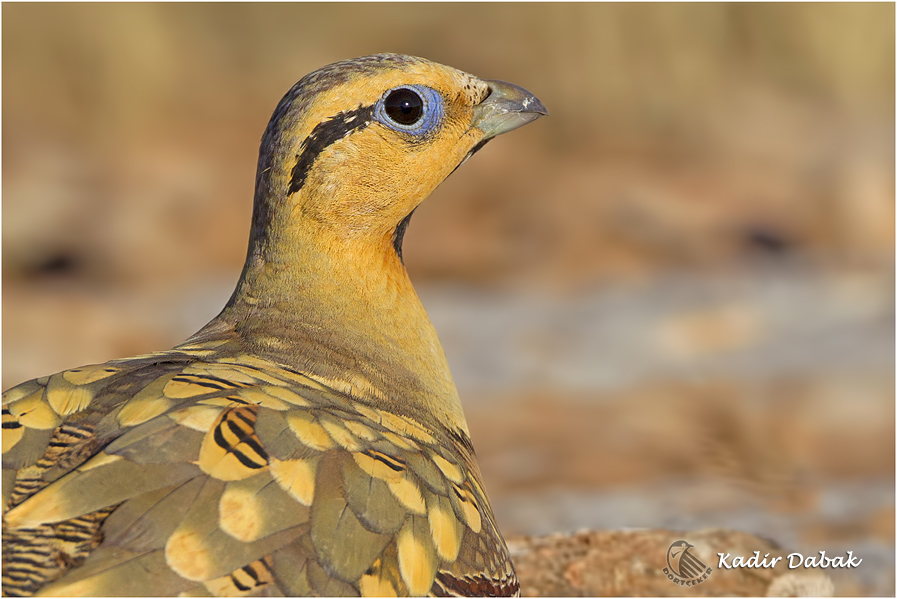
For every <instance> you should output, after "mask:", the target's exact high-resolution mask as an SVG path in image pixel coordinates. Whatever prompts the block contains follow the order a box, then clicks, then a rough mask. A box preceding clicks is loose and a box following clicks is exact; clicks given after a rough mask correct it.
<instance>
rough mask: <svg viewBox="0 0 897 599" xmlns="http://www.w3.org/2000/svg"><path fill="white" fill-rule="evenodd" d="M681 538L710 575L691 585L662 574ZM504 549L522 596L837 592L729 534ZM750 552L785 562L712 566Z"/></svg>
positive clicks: (629, 534)
mask: <svg viewBox="0 0 897 599" xmlns="http://www.w3.org/2000/svg"><path fill="white" fill-rule="evenodd" d="M680 539H684V540H686V541H687V542H688V543H690V544H692V545H694V550H693V551H694V553H696V556H697V557H698V559H700V560H701V561H702V562H703V563H704V564H705V565H707V566H709V567H711V568H712V569H713V571H712V573H711V574H710V576H709V577H708V578H707V579H706V580H705V581H703V582H701V583H699V584H697V585H695V586H691V587H684V586H679V585H677V584H674V583H672V582H671V581H670V580H668V579H667V576H666V575H665V574H664V573H663V571H662V570H663V568H665V567H667V560H666V555H667V549H668V548H669V547H670V545H671V544H673V543H674V542H676V541H678V540H680ZM508 547H509V548H510V550H511V555H512V557H513V559H514V564H515V565H516V567H517V576H518V578H519V579H520V590H521V595H522V596H524V597H552V596H553V597H588V596H597V597H612V596H627V597H642V596H649V597H650V596H655V597H696V596H697V597H719V596H747V597H750V596H754V597H758V596H759V597H762V596H769V597H831V596H832V595H833V594H834V591H835V587H834V585H833V583H832V581H831V579H830V578H829V577H828V576H827V575H826V574H824V573H822V572H821V571H820V570H818V569H817V570H804V569H802V568H801V569H795V570H789V569H788V560H787V557H786V556H787V555H788V553H789V552H788V551H786V550H783V549H781V548H780V547H778V546H776V545H775V544H773V543H772V542H770V541H768V540H766V539H762V538H759V537H755V536H753V535H749V534H746V533H743V532H738V531H732V530H722V529H715V530H702V531H696V532H677V531H671V530H662V529H658V530H632V531H585V532H579V533H576V534H571V535H550V536H547V537H515V538H511V539H508ZM755 551H759V555H760V558H761V559H763V558H766V559H767V560H772V559H773V558H776V557H782V558H784V559H783V560H782V561H780V562H778V564H777V565H776V567H774V568H751V569H748V568H732V569H730V570H726V569H720V568H719V567H718V565H719V558H718V557H717V554H718V553H724V554H730V555H731V556H733V557H734V556H743V557H745V558H748V557H751V556H752V555H753V552H755ZM767 555H768V557H766V556H767ZM729 563H731V561H730V562H729Z"/></svg>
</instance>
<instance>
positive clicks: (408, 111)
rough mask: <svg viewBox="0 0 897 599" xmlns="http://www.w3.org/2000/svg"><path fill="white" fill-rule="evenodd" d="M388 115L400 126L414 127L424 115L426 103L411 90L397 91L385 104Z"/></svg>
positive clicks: (387, 97)
mask: <svg viewBox="0 0 897 599" xmlns="http://www.w3.org/2000/svg"><path fill="white" fill-rule="evenodd" d="M383 105H384V108H385V109H386V115H387V116H388V117H389V118H391V119H392V120H393V121H395V122H396V123H398V124H400V125H413V124H414V123H416V122H418V121H419V120H420V117H421V115H422V114H423V113H424V102H423V100H421V99H420V96H418V95H417V94H416V93H414V92H413V91H411V90H410V89H405V88H402V89H397V90H395V91H393V92H392V93H390V94H389V95H388V96H386V100H385V101H384V103H383Z"/></svg>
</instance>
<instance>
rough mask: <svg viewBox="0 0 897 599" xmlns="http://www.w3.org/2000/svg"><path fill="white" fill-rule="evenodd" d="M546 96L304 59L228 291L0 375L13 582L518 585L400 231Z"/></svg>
mask: <svg viewBox="0 0 897 599" xmlns="http://www.w3.org/2000/svg"><path fill="white" fill-rule="evenodd" d="M544 114H547V113H546V110H545V108H544V107H543V106H542V104H541V103H540V102H539V101H538V100H537V99H536V98H535V97H534V96H533V95H532V94H530V93H529V92H527V91H526V90H524V89H522V88H520V87H517V86H515V85H512V84H510V83H504V82H500V81H485V80H480V79H477V78H476V77H473V76H471V75H468V74H466V73H463V72H461V71H458V70H456V69H453V68H450V67H446V66H442V65H439V64H435V63H432V62H430V61H427V60H424V59H421V58H414V57H410V56H402V55H396V54H380V55H375V56H367V57H363V58H357V59H354V60H347V61H344V62H338V63H335V64H332V65H329V66H326V67H323V68H322V69H319V70H317V71H315V72H313V73H311V74H309V75H306V76H305V77H303V78H302V80H300V81H299V82H298V83H297V84H296V85H295V86H294V87H293V88H292V89H291V90H290V91H289V92H287V94H286V96H284V98H283V99H282V100H281V101H280V103H279V104H278V106H277V108H276V109H275V111H274V115H273V116H272V118H271V121H270V123H269V124H268V127H267V129H266V130H265V134H264V137H263V139H262V145H261V150H260V153H259V163H258V174H257V176H256V191H255V206H254V212H253V217H252V230H251V234H250V241H249V251H248V254H247V258H246V264H245V266H244V268H243V272H242V274H241V275H240V280H239V282H238V283H237V286H236V290H235V291H234V293H233V295H232V296H231V298H230V300H229V301H228V303H227V305H226V306H225V307H224V309H223V310H222V312H221V313H220V314H219V315H218V316H217V317H216V318H215V319H213V320H212V321H211V322H210V323H209V324H208V325H206V326H205V327H203V328H202V329H201V330H200V331H199V332H197V333H196V334H195V335H193V336H192V337H190V338H189V339H188V340H187V341H185V342H184V343H182V344H180V345H178V346H176V347H174V348H173V349H170V350H167V351H161V352H156V353H152V354H147V355H142V356H135V357H132V358H124V359H116V360H111V361H109V362H107V363H105V364H99V365H92V366H84V367H81V368H74V369H72V370H66V371H64V372H60V373H57V374H54V375H52V376H47V377H42V378H38V379H34V380H32V381H28V382H26V383H22V384H21V385H18V386H17V387H14V388H12V389H10V390H8V391H7V392H6V393H4V394H3V436H2V440H3V506H4V515H3V592H4V594H6V595H32V594H36V593H40V594H44V595H178V594H186V595H209V594H213V595H247V594H253V595H254V594H273V595H277V594H282V595H327V596H334V595H359V594H361V595H396V594H399V595H426V594H433V595H513V594H516V593H517V592H518V584H517V578H516V576H515V573H514V567H513V565H512V563H511V560H510V557H509V555H508V550H507V547H506V546H505V543H504V541H503V540H502V537H501V535H500V534H499V532H498V529H497V527H496V525H495V519H494V517H493V514H492V509H491V508H490V506H489V502H488V500H487V498H486V494H485V491H484V488H483V482H482V480H481V476H480V472H479V469H478V467H477V463H476V457H475V455H474V451H473V446H472V445H471V441H470V436H469V432H468V430H467V424H466V422H465V419H464V414H463V412H462V409H461V404H460V401H459V399H458V394H457V391H456V389H455V385H454V383H453V381H452V377H451V374H450V372H449V368H448V364H447V362H446V359H445V355H444V354H443V351H442V348H441V346H440V344H439V340H438V338H437V336H436V332H435V331H434V329H433V326H432V325H431V324H430V321H429V319H428V318H427V315H426V312H425V311H424V309H423V307H422V305H421V303H420V301H419V300H418V298H417V295H416V294H415V292H414V289H413V288H412V286H411V283H410V281H409V279H408V275H407V273H406V271H405V268H404V266H403V264H402V259H401V237H402V234H403V233H404V229H405V226H407V223H408V217H409V216H410V214H411V213H412V211H413V210H414V209H415V208H416V207H417V205H418V204H419V203H420V202H421V201H423V200H424V199H425V198H426V197H427V195H429V194H430V192H431V191H433V189H435V188H436V186H437V185H439V183H440V182H442V180H443V179H445V177H446V176H448V175H449V174H450V173H451V172H452V171H453V170H454V169H455V168H456V167H457V166H458V165H460V164H461V163H462V162H463V161H464V160H466V159H467V158H468V157H469V156H470V155H471V154H472V153H473V152H475V151H476V150H477V149H479V148H480V147H482V145H483V144H484V143H485V142H486V141H488V140H489V139H491V138H493V137H495V136H497V135H500V134H501V133H505V132H507V131H510V130H512V129H515V128H517V127H520V126H522V125H524V124H526V123H528V122H530V121H532V120H534V119H536V118H538V117H539V116H541V115H544Z"/></svg>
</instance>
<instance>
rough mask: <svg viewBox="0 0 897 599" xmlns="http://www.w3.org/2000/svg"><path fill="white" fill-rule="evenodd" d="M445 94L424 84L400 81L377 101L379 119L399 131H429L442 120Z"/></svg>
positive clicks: (416, 133) (422, 133)
mask: <svg viewBox="0 0 897 599" xmlns="http://www.w3.org/2000/svg"><path fill="white" fill-rule="evenodd" d="M442 114H443V101H442V96H441V95H440V94H439V92H437V91H436V90H435V89H432V88H430V87H426V86H424V85H400V86H398V87H394V88H392V89H390V90H388V91H387V92H386V93H384V94H383V97H382V98H380V101H378V102H377V107H376V109H375V111H374V115H375V116H376V118H377V120H378V121H379V122H380V123H382V124H384V125H386V126H387V127H389V128H390V129H394V130H396V131H400V132H402V133H409V134H411V135H426V134H427V133H430V132H432V131H433V130H434V129H435V128H436V127H437V126H438V125H439V123H440V122H441V121H442Z"/></svg>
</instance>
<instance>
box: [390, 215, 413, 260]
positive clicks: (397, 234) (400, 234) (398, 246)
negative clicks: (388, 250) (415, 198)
mask: <svg viewBox="0 0 897 599" xmlns="http://www.w3.org/2000/svg"><path fill="white" fill-rule="evenodd" d="M412 214H414V210H412V211H411V212H409V213H408V216H406V217H405V218H403V219H402V221H401V222H400V223H399V224H398V226H396V230H395V231H393V234H392V247H393V248H395V250H396V254H398V256H399V260H401V261H402V264H404V263H405V260H404V259H403V258H402V239H404V238H405V230H406V229H408V223H410V222H411V215H412Z"/></svg>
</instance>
